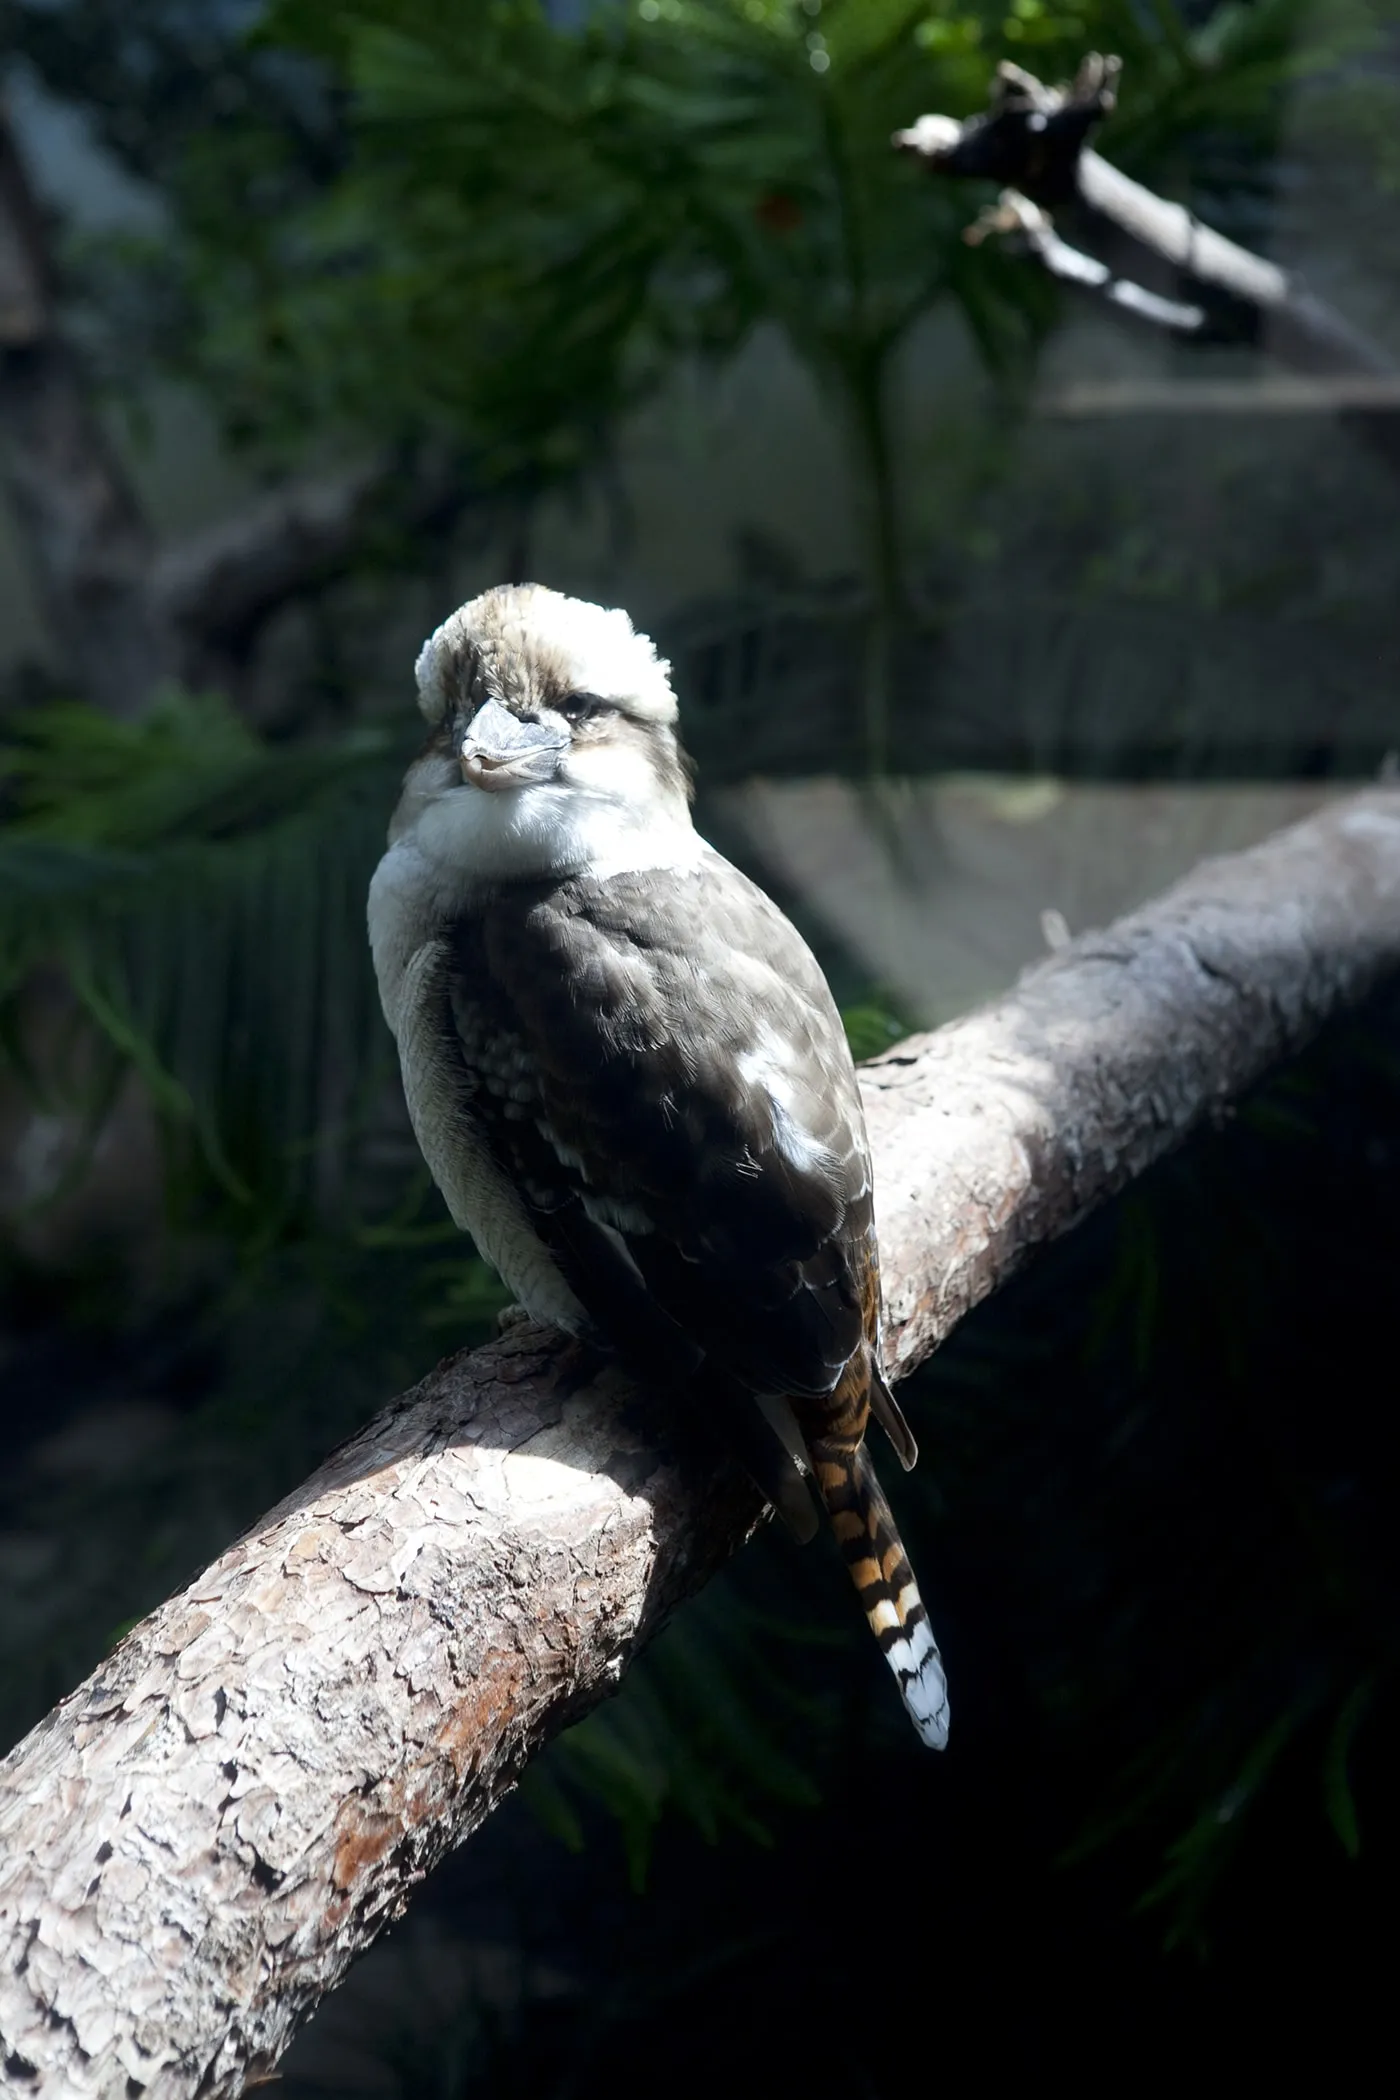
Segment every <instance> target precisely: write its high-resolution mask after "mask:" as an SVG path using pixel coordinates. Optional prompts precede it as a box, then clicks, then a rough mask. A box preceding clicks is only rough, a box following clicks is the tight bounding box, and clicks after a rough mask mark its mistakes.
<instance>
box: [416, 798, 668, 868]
mask: <svg viewBox="0 0 1400 2100" xmlns="http://www.w3.org/2000/svg"><path fill="white" fill-rule="evenodd" d="M410 841H412V842H413V843H414V844H415V845H416V847H417V849H418V851H419V853H421V854H422V856H423V858H424V859H425V860H427V861H429V862H431V863H432V864H433V866H434V867H435V868H436V869H440V870H441V872H442V874H443V876H445V877H446V878H447V879H448V881H449V882H451V881H453V880H454V879H455V881H456V882H457V883H459V884H461V885H462V887H463V889H464V890H470V889H474V888H476V887H478V886H480V885H482V884H491V883H497V882H529V881H542V880H544V879H546V878H548V877H550V876H554V877H556V878H558V879H559V880H560V881H563V880H564V879H565V878H566V877H568V876H571V875H588V876H591V877H593V878H594V879H595V880H596V881H600V882H605V881H607V880H608V878H609V877H611V876H614V875H633V874H641V873H642V872H643V871H644V870H646V869H649V868H679V867H688V866H690V865H691V863H692V862H693V861H695V860H696V859H697V858H698V857H699V855H700V854H701V852H702V851H703V850H704V842H703V840H702V839H701V838H700V837H699V835H698V833H697V832H696V829H695V826H694V825H693V824H692V823H691V821H690V812H689V810H688V809H686V808H685V807H684V805H677V804H675V803H672V802H669V801H664V800H662V799H661V798H660V797H659V796H655V795H653V796H652V797H651V798H650V799H648V800H646V801H641V802H633V801H630V800H628V801H620V800H619V799H618V798H617V797H616V796H613V795H603V794H599V793H596V792H595V791H593V790H591V789H589V788H586V787H580V786H573V785H566V784H565V783H564V782H562V781H549V782H546V783H539V784H534V785H529V786H525V787H518V788H507V789H506V790H504V792H501V793H497V794H490V793H487V792H485V791H483V790H482V789H480V788H471V787H467V788H463V789H461V790H460V791H458V792H454V793H452V794H450V795H443V796H441V797H439V799H438V800H437V801H435V802H430V803H429V804H428V805H427V807H426V808H425V809H424V810H423V811H422V813H421V815H420V816H419V819H418V822H417V823H416V824H415V825H414V826H413V828H412V830H411V831H410V832H409V833H407V834H405V838H404V841H403V843H405V844H407V843H409V842H410Z"/></svg>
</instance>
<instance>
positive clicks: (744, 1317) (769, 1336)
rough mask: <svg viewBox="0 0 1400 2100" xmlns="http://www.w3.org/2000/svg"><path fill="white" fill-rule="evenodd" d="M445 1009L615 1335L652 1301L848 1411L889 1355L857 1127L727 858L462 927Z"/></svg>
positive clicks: (842, 1085)
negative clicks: (875, 1365)
mask: <svg viewBox="0 0 1400 2100" xmlns="http://www.w3.org/2000/svg"><path fill="white" fill-rule="evenodd" d="M451 1004H452V1016H453V1026H454V1029H455V1032H456V1035H457V1037H458V1041H459V1043H460V1047H461V1051H462V1054H463V1055H464V1056H465V1058H466V1061H467V1062H468V1064H469V1065H470V1066H471V1067H472V1069H473V1070H474V1072H475V1073H476V1075H477V1077H478V1082H479V1087H478V1092H477V1095H476V1097H475V1100H474V1103H473V1112H474V1114H475V1115H477V1116H478V1118H479V1120H480V1121H481V1123H482V1126H483V1128H484V1129H485V1131H486V1132H487V1134H488V1137H489V1141H490V1143H491V1144H492V1146H493V1149H494V1150H495V1151H496V1154H497V1156H498V1158H499V1159H500V1160H501V1163H502V1165H503V1167H504V1168H505V1169H506V1171H507V1172H508V1173H509V1174H510V1175H511V1178H512V1179H513V1180H514V1182H515V1183H516V1185H517V1187H519V1188H520V1190H521V1191H522V1193H523V1195H524V1197H525V1200H526V1202H527V1203H528V1204H529V1205H530V1208H531V1210H532V1213H533V1214H534V1216H535V1217H536V1220H537V1224H538V1229H539V1230H540V1233H541V1236H542V1237H543V1238H545V1239H546V1240H547V1241H548V1243H549V1244H550V1246H551V1247H552V1248H553V1249H554V1250H555V1252H556V1254H557V1257H558V1258H559V1260H560V1262H561V1265H562V1266H564V1267H565V1268H566V1271H567V1273H569V1275H570V1280H571V1281H572V1282H573V1283H574V1287H575V1289H576V1290H578V1291H579V1294H580V1296H581V1297H582V1299H583V1302H584V1303H585V1305H587V1306H588V1308H589V1310H590V1312H591V1313H593V1315H594V1317H595V1318H597V1319H598V1320H599V1322H600V1325H602V1326H604V1327H605V1328H612V1329H614V1331H616V1322H617V1321H618V1320H622V1321H624V1322H625V1321H627V1320H628V1319H629V1318H631V1317H632V1315H633V1314H634V1313H635V1310H636V1303H637V1301H638V1300H640V1299H645V1300H647V1301H649V1302H650V1304H651V1306H652V1307H653V1308H654V1310H655V1313H656V1315H657V1316H658V1317H659V1319H660V1320H661V1321H663V1322H665V1323H668V1325H669V1328H670V1330H671V1331H672V1332H674V1334H675V1335H676V1337H677V1339H678V1340H679V1339H680V1338H681V1337H683V1338H684V1340H685V1341H686V1342H688V1343H689V1344H690V1345H691V1346H692V1348H694V1349H698V1350H701V1351H703V1352H704V1353H705V1355H706V1356H708V1357H710V1358H711V1359H713V1360H714V1361H715V1362H716V1363H718V1364H720V1365H722V1366H724V1367H725V1368H726V1369H727V1370H729V1371H731V1372H733V1373H734V1374H735V1375H736V1376H737V1377H738V1378H739V1379H740V1380H741V1381H742V1382H743V1383H744V1384H745V1385H747V1386H749V1387H750V1388H751V1389H753V1390H755V1391H759V1392H786V1393H791V1394H794V1395H799V1396H801V1395H810V1396H813V1397H815V1396H818V1395H824V1394H828V1393H830V1392H832V1391H833V1389H834V1388H835V1386H836V1385H837V1383H838V1382H839V1380H840V1378H841V1374H842V1372H843V1370H844V1369H845V1367H846V1365H847V1364H848V1363H849V1362H850V1360H851V1358H852V1357H853V1356H854V1355H855V1353H856V1352H857V1351H858V1350H859V1349H860V1347H861V1344H862V1342H863V1341H866V1340H868V1341H870V1342H872V1343H873V1341H874V1339H875V1330H874V1324H873V1322H874V1319H875V1314H874V1312H873V1310H872V1308H876V1307H878V1300H879V1285H878V1256H877V1251H876V1243H875V1231H874V1216H873V1208H872V1198H871V1185H870V1167H869V1158H868V1153H867V1148H866V1139H865V1128H864V1119H863V1116H862V1112H861V1105H860V1096H859V1092H858V1090H857V1087H856V1082H855V1075H854V1072H853V1071H852V1068H851V1060H850V1054H849V1051H848V1050H847V1047H846V1041H845V1035H844V1032H843V1030H842V1027H841V1022H840V1018H839V1016H838V1014H837V1013H836V1010H835V1007H834V1005H833V1002H832V999H831V995H830V993H829V991H828V989H827V986H826V983H825V980H824V979H823V977H822V975H821V972H820V970H819V969H818V967H817V964H816V962H815V961H814V959H813V957H812V956H811V954H810V952H809V951H808V949H807V947H806V945H805V944H804V943H803V941H802V940H801V938H800V936H799V935H798V934H797V932H796V931H795V929H794V928H793V927H792V926H790V925H789V924H788V922H787V921H786V920H785V919H784V918H783V917H782V915H781V913H779V912H778V911H777V910H776V908H775V907H774V906H773V905H772V904H771V903H770V901H769V900H768V899H767V898H766V897H765V896H764V895H763V893H762V892H761V891H760V890H758V889H757V888H755V886H754V885H753V884H752V883H750V882H749V881H748V880H747V879H746V878H745V877H744V876H742V875H741V874H739V873H738V871H737V870H736V869H734V868H731V867H730V866H729V865H728V863H727V862H725V861H723V860H721V859H720V858H719V856H718V855H710V854H707V855H706V856H705V857H704V859H703V860H702V861H701V863H700V864H699V866H698V867H697V868H696V869H694V870H691V871H685V872H669V871H663V872H657V873H655V874H644V875H633V876H626V877H619V878H615V879H613V880H611V881H608V882H606V883H597V882H590V881H585V880H579V881H575V882H569V883H565V884H563V885H560V886H558V887H555V888H550V889H547V890H546V889H544V888H534V887H530V888H524V887H522V888H519V889H516V890H512V891H509V892H504V893H502V894H501V896H500V897H499V899H498V900H497V901H496V902H494V903H493V904H492V906H491V908H490V909H489V910H488V911H485V912H483V913H482V914H480V915H479V916H478V917H475V918H473V919H471V920H464V921H463V922H462V924H461V925H460V927H459V928H458V929H457V933H456V936H455V946H454V954H453V967H452V973H451ZM658 1332H660V1330H658Z"/></svg>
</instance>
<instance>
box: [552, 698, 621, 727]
mask: <svg viewBox="0 0 1400 2100" xmlns="http://www.w3.org/2000/svg"><path fill="white" fill-rule="evenodd" d="M555 710H556V712H557V713H559V714H561V715H562V716H563V717H564V720H565V721H566V722H590V721H592V720H593V719H594V717H595V716H597V715H606V714H611V712H612V708H611V705H610V704H609V702H608V701H606V700H600V699H599V698H598V695H597V694H596V693H566V694H565V696H564V698H563V699H562V700H557V701H556V702H555Z"/></svg>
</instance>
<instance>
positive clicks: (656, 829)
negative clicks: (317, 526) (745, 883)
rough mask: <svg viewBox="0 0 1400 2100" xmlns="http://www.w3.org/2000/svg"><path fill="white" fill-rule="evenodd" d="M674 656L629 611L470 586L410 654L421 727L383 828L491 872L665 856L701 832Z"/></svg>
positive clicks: (538, 588) (579, 868)
mask: <svg viewBox="0 0 1400 2100" xmlns="http://www.w3.org/2000/svg"><path fill="white" fill-rule="evenodd" d="M669 670H670V666H669V665H668V664H665V663H663V662H661V661H660V660H659V659H658V657H657V654H656V651H655V649H654V648H653V647H652V644H651V642H650V641H649V640H648V638H647V637H646V635H644V634H638V633H636V632H635V631H634V629H633V626H632V623H631V621H630V620H629V619H628V617H627V615H626V613H625V612H621V611H617V610H605V609H604V608H603V607H602V606H599V605H590V604H588V603H586V602H585V601H584V600H582V599H579V598H566V597H564V596H563V595H562V594H561V593H560V592H558V591H551V590H547V589H546V588H545V587H544V586H543V585H541V584H519V585H503V586H501V587H500V588H498V589H496V590H491V591H486V592H484V593H483V594H482V596H481V597H479V598H473V599H472V600H471V602H470V603H469V604H467V605H464V606H462V607H461V608H460V609H459V610H458V611H457V612H455V613H453V615H452V617H451V618H450V619H448V620H445V621H444V622H443V624H442V626H441V627H439V628H438V629H437V631H436V633H434V634H432V635H430V636H429V638H428V640H427V641H426V642H425V643H424V644H423V648H422V650H421V652H420V654H419V657H418V665H417V677H418V705H419V708H420V710H421V711H422V713H423V715H424V717H425V719H426V720H427V723H428V740H427V743H426V744H425V746H424V748H423V750H422V751H421V752H420V754H419V756H418V758H417V759H416V760H415V761H414V763H413V765H412V766H411V767H410V768H409V772H408V777H407V779H406V780H405V782H404V794H403V799H402V800H401V802H400V804H399V808H398V810H397V811H396V813H395V818H394V825H393V829H392V830H391V833H390V836H391V838H398V837H402V836H403V835H404V834H405V833H406V832H408V831H414V832H416V833H417V834H418V836H419V842H420V843H421V844H422V845H423V846H424V848H425V850H430V851H431V852H432V854H433V857H434V858H437V859H441V858H443V857H444V856H446V857H451V858H456V859H458V860H463V861H464V866H465V865H466V863H470V866H471V870H472V872H475V873H479V874H480V875H482V876H484V877H492V876H498V877H503V878H508V877H525V876H530V875H536V874H546V873H551V872H552V873H560V874H562V873H566V872H583V871H585V870H586V869H587V868H589V867H603V866H620V865H626V864H627V863H628V857H629V855H630V856H631V859H632V862H633V863H634V864H636V865H638V866H640V865H644V864H645V861H644V860H639V859H637V855H638V853H639V852H642V853H646V852H651V853H653V854H654V853H656V852H658V851H660V850H661V849H662V846H663V845H664V842H665V841H666V840H667V839H668V838H669V839H671V841H672V844H671V847H670V849H669V850H670V851H671V853H672V854H673V855H674V852H675V850H676V847H677V842H678V841H679V840H680V839H681V838H683V837H688V838H690V839H693V838H694V833H693V830H692V827H691V823H690V812H689V797H690V783H689V770H688V767H687V764H686V760H685V756H684V754H683V752H682V751H681V748H680V744H679V742H678V741H677V737H676V731H675V721H676V696H675V694H674V693H673V692H672V690H671V684H670V677H669ZM652 864H656V863H655V862H653V863H652Z"/></svg>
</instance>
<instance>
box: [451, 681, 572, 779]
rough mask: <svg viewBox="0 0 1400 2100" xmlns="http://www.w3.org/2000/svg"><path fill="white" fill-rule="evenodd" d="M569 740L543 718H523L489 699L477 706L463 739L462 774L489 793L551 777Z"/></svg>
mask: <svg viewBox="0 0 1400 2100" xmlns="http://www.w3.org/2000/svg"><path fill="white" fill-rule="evenodd" d="M568 742H569V739H568V736H567V734H566V733H565V732H563V731H562V730H559V729H557V728H551V727H550V726H549V724H547V723H545V722H522V721H521V719H520V717H519V715H514V714H512V713H511V711H510V709H509V708H508V707H502V705H501V703H500V702H499V700H488V701H487V702H486V704H485V705H484V706H483V707H480V708H478V709H477V712H476V714H475V715H474V716H473V717H472V723H471V727H470V728H469V729H468V731H467V733H466V736H465V737H464V738H463V739H462V748H461V751H460V753H459V754H458V755H459V757H460V759H461V763H462V778H463V780H465V781H466V782H467V784H468V786H469V787H477V788H485V789H486V790H487V792H488V793H490V794H496V793H499V792H500V791H501V790H502V789H503V788H513V787H524V786H525V785H526V784H527V783H529V782H532V781H541V780H553V778H554V776H555V774H556V773H557V772H558V770H559V761H560V759H561V758H562V757H563V755H564V752H565V751H566V749H567V748H568Z"/></svg>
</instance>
